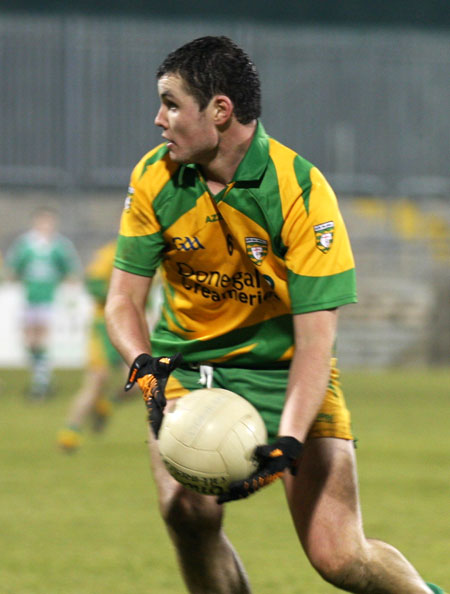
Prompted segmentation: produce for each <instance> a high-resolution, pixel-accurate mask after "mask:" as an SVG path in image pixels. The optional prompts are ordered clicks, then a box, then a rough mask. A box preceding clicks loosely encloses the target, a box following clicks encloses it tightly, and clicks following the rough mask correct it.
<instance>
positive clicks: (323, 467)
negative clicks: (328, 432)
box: [285, 438, 363, 562]
mask: <svg viewBox="0 0 450 594" xmlns="http://www.w3.org/2000/svg"><path fill="white" fill-rule="evenodd" d="M285 489H286V496H287V500H288V503H289V507H290V511H291V515H292V518H293V520H294V524H295V528H296V531H297V534H298V536H299V538H300V541H301V543H302V545H303V547H304V549H305V551H306V553H307V554H308V556H309V557H310V559H312V560H313V561H316V562H317V560H318V559H321V558H322V559H323V558H327V557H331V556H332V555H333V554H335V553H336V551H342V552H343V554H344V553H345V554H349V553H351V554H354V553H355V551H356V549H358V548H359V547H361V545H362V542H363V531H362V522H361V513H360V507H359V495H358V480H357V471H356V459H355V452H354V444H353V441H351V440H345V439H336V438H311V439H309V440H307V442H306V443H305V446H304V449H303V453H302V457H301V461H300V464H299V467H298V471H297V474H296V475H295V476H291V475H288V476H286V477H285ZM353 549H355V551H354V550H353Z"/></svg>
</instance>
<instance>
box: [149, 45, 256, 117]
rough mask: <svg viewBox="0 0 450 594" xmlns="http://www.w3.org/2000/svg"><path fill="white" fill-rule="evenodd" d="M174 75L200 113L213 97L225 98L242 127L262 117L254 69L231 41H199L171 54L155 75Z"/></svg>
mask: <svg viewBox="0 0 450 594" xmlns="http://www.w3.org/2000/svg"><path fill="white" fill-rule="evenodd" d="M168 73H173V74H178V75H179V76H181V78H182V79H183V80H184V82H185V84H186V87H187V89H188V92H189V93H190V94H191V95H192V96H193V97H194V98H195V99H196V101H197V103H198V105H199V108H200V111H201V110H203V109H205V107H206V106H207V105H208V103H209V102H210V101H211V99H212V98H213V97H214V95H220V94H223V95H226V96H227V97H229V98H230V99H231V101H232V102H233V105H234V113H235V115H236V118H237V120H238V121H239V122H240V123H241V124H248V123H249V122H251V121H252V120H255V119H257V118H259V116H260V115H261V85H260V81H259V76H258V73H257V71H256V68H255V65H254V64H253V62H252V61H251V60H250V58H249V57H248V55H247V54H246V53H245V52H244V51H243V50H242V49H241V48H240V47H239V46H237V45H236V44H235V43H234V41H232V40H231V39H229V38H228V37H224V36H220V37H212V36H207V37H199V38H198V39H194V40H193V41H190V42H189V43H186V44H185V45H182V46H181V47H179V48H178V49H176V50H175V51H173V52H171V53H170V54H169V55H168V56H167V58H166V59H165V60H164V62H163V63H162V64H161V66H160V67H159V68H158V70H157V71H156V76H157V78H158V79H159V78H161V77H162V76H163V75H165V74H168Z"/></svg>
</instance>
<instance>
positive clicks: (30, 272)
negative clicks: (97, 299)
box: [5, 208, 80, 399]
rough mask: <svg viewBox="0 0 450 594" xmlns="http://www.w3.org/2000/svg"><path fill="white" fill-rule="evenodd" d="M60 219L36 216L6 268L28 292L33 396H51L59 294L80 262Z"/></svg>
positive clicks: (26, 327)
mask: <svg viewBox="0 0 450 594" xmlns="http://www.w3.org/2000/svg"><path fill="white" fill-rule="evenodd" d="M58 223H59V218H58V215H57V213H56V211H54V210H52V209H51V208H42V209H39V210H38V211H36V212H35V214H34V216H33V219H32V226H31V228H30V229H29V230H28V231H26V232H25V233H23V234H22V235H20V236H19V237H18V238H17V239H16V240H15V241H14V242H13V244H12V245H11V247H10V248H9V250H8V251H7V254H6V258H5V267H6V269H7V271H8V273H9V275H10V276H11V277H12V279H13V280H14V279H15V280H17V281H19V282H20V283H21V284H22V286H23V290H24V297H25V309H24V312H23V320H22V323H23V333H24V342H25V348H26V349H27V352H28V355H29V359H30V363H31V382H30V387H29V396H30V397H32V398H34V399H43V398H45V397H46V396H47V395H48V394H49V393H50V387H51V378H52V370H51V365H50V361H49V353H48V350H49V334H50V329H51V324H52V313H53V306H54V302H55V296H56V291H57V289H58V287H59V285H60V284H61V283H62V282H63V281H68V280H72V281H74V280H76V279H77V278H78V275H79V272H80V260H79V257H78V254H77V251H76V249H75V246H74V245H73V243H72V242H71V241H70V240H69V239H68V238H67V237H65V236H63V235H61V233H59V232H58Z"/></svg>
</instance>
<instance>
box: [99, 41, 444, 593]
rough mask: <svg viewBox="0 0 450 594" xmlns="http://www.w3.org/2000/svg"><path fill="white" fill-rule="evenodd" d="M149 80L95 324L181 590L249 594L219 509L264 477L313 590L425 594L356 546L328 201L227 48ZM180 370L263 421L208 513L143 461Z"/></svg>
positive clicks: (207, 45)
mask: <svg viewBox="0 0 450 594" xmlns="http://www.w3.org/2000/svg"><path fill="white" fill-rule="evenodd" d="M157 78H158V92H159V97H160V102H161V104H160V108H159V111H158V113H157V115H156V119H155V123H156V125H157V126H160V127H161V128H162V136H163V138H164V139H165V141H166V142H165V144H164V145H163V146H160V147H157V148H156V149H155V150H154V151H151V152H150V153H148V154H147V155H146V156H145V157H144V158H143V160H142V161H141V162H140V163H139V164H138V166H137V167H136V168H135V170H134V172H133V175H132V178H131V184H130V189H129V195H128V197H127V200H126V204H125V211H124V214H123V217H122V223H121V228H120V235H119V243H118V251H117V255H116V260H115V267H116V268H115V270H114V271H113V275H112V279H111V285H110V291H109V297H108V302H107V309H106V313H107V322H108V327H109V332H110V335H111V338H112V341H113V342H114V343H115V345H116V346H117V348H118V350H119V351H120V352H121V353H122V355H123V357H124V359H125V360H126V361H127V362H128V363H129V364H130V366H131V367H130V375H129V381H128V387H131V386H132V385H133V384H134V383H135V382H136V381H137V382H138V383H139V385H140V386H141V388H142V390H143V396H144V400H145V402H146V404H147V408H148V411H149V420H150V426H151V429H152V431H150V453H151V459H152V464H153V470H154V475H155V479H156V482H157V485H158V493H159V496H160V509H161V511H162V515H163V518H164V520H165V521H166V523H167V525H168V529H169V534H170V536H171V538H172V540H173V542H174V545H175V547H176V549H177V553H178V560H179V562H180V565H181V570H182V574H183V577H184V579H185V582H186V585H187V587H188V589H189V591H190V592H192V593H195V594H200V593H206V592H214V593H215V594H222V593H223V594H225V593H227V594H230V593H233V594H244V593H249V592H251V588H250V585H249V583H248V580H247V577H246V575H245V571H244V570H243V568H242V565H241V563H240V561H239V560H238V557H237V555H236V553H235V551H234V550H233V548H232V545H231V544H230V542H229V541H228V539H227V538H226V536H225V535H224V532H223V530H222V519H223V513H224V506H223V505H221V504H223V503H224V502H225V501H230V500H232V499H239V498H241V497H246V496H248V495H249V494H250V493H253V492H254V491H256V490H258V489H259V488H261V487H262V486H264V485H267V484H269V483H271V482H272V481H273V480H274V479H276V478H278V477H282V478H283V481H284V484H285V491H286V497H287V501H288V505H289V507H290V511H291V515H292V518H293V522H294V524H295V528H296V530H297V534H298V536H299V539H300V540H301V543H302V546H303V548H304V550H305V552H306V554H307V556H308V558H309V560H310V561H311V563H312V564H313V566H314V567H315V568H316V569H317V571H318V572H319V573H320V574H321V575H322V576H323V577H324V579H326V580H328V581H329V582H331V583H333V584H334V585H335V586H336V587H338V588H341V589H343V590H347V591H350V592H360V593H361V592H367V593H369V592H371V593H375V592H383V593H386V594H426V593H428V594H429V593H430V591H431V588H434V590H433V591H435V592H440V591H441V590H440V589H438V588H436V587H434V586H431V585H427V584H426V583H425V582H424V581H423V580H422V579H421V578H420V576H419V575H418V574H417V572H416V571H415V569H414V568H413V567H412V566H411V565H410V563H409V562H408V561H407V560H406V559H405V558H404V557H403V556H402V555H401V554H400V553H399V552H398V551H396V550H395V549H394V548H393V547H391V546H389V545H387V544H385V543H382V542H380V541H377V540H371V539H367V538H366V537H365V535H364V533H363V529H362V522H361V518H360V509H359V503H358V494H357V484H356V465H355V453H354V447H353V442H352V439H351V431H350V427H349V415H348V411H347V410H346V407H345V403H344V401H343V398H342V395H341V393H340V391H339V389H338V382H337V378H338V372H337V369H336V368H335V365H334V362H332V355H333V346H334V342H335V336H336V326H337V310H338V307H339V306H341V305H344V304H346V303H351V302H353V301H355V286H354V272H353V259H352V255H351V250H350V246H349V242H348V238H347V234H346V231H345V227H344V224H343V222H342V219H341V216H340V213H339V210H338V207H337V202H336V199H335V196H334V194H333V192H332V190H331V188H330V187H329V185H328V183H327V182H326V180H325V178H324V177H323V175H322V174H321V173H320V172H319V171H318V170H317V168H315V167H313V166H312V165H311V164H310V163H308V162H307V161H305V160H304V159H302V158H300V157H299V156H298V155H296V154H295V152H294V151H292V150H290V149H288V148H287V147H284V146H283V145H281V144H280V143H278V142H276V141H274V140H273V139H271V138H270V137H268V136H267V134H266V133H265V131H264V129H263V127H262V125H261V123H260V122H258V118H259V116H260V83H259V78H258V75H257V72H256V70H255V67H254V65H253V63H252V62H251V60H250V59H249V57H248V56H247V55H246V54H245V53H244V52H243V51H242V50H241V49H240V48H239V47H237V46H236V45H235V44H234V43H233V42H232V41H231V40H229V39H228V38H225V37H205V38H200V39H197V40H194V41H193V42H190V43H188V44H186V45H184V46H182V47H181V48H179V49H178V50H176V51H174V52H172V53H171V54H169V56H168V57H167V58H166V60H165V61H164V62H163V63H162V65H161V66H160V68H159V69H158V72H157ZM293 117H294V116H293ZM294 124H295V122H294ZM159 264H160V265H161V268H162V273H163V282H164V287H165V302H164V308H163V316H162V320H161V322H160V324H159V325H158V327H157V328H156V330H155V333H154V335H153V336H152V344H153V346H154V355H156V356H154V357H152V356H151V355H150V353H151V345H150V338H149V333H148V328H147V325H146V323H145V301H146V296H147V293H148V290H149V287H150V285H151V279H152V276H153V274H154V271H155V269H156V267H157V266H158V265H159ZM181 354H182V355H183V361H181ZM196 365H198V366H200V367H203V368H204V369H205V368H206V369H208V370H209V374H206V375H207V376H208V377H209V380H208V379H206V381H207V382H208V383H207V385H212V386H223V387H229V389H232V390H233V389H234V391H237V392H240V393H241V394H242V395H243V396H244V397H246V398H252V399H253V401H254V402H256V404H257V406H258V408H259V409H260V410H262V412H264V413H265V414H266V418H267V419H269V417H270V419H272V422H273V419H274V417H275V418H276V427H275V429H274V428H273V427H272V428H271V432H272V433H273V440H272V442H271V444H270V445H268V446H265V447H262V448H258V449H257V455H258V458H259V467H258V470H257V472H256V473H255V474H254V475H253V476H251V477H249V478H248V479H247V480H246V481H241V482H238V483H236V484H235V485H233V486H232V488H231V490H230V492H228V493H226V494H223V495H222V496H220V498H219V500H216V499H215V498H214V497H211V496H204V495H200V494H198V493H194V492H189V491H187V490H186V489H184V488H183V487H182V486H181V485H180V484H178V483H176V481H175V480H174V479H173V478H172V477H171V476H170V475H169V474H168V473H167V471H166V469H165V468H164V467H163V465H162V463H161V460H160V457H159V454H158V442H157V435H158V430H159V426H160V424H161V419H162V415H163V410H164V407H165V405H166V397H165V395H164V393H165V394H166V396H167V399H168V400H169V402H168V404H167V407H173V406H174V405H176V399H177V398H178V397H182V395H183V394H184V393H186V391H187V390H189V389H192V387H193V386H195V381H196V380H194V377H196V378H197V379H198V376H196V374H197V372H196V370H195V367H196ZM236 378H238V379H236ZM239 382H240V386H241V389H240V390H238V389H237V388H236V387H237V386H238V385H239ZM280 392H281V393H282V394H283V399H282V400H280V398H279V394H280ZM258 394H259V396H258ZM269 413H270V414H269ZM329 418H331V422H330V421H329ZM324 420H325V421H326V422H324ZM334 420H336V422H334ZM268 546H270V544H269V543H268ZM268 554H269V551H268Z"/></svg>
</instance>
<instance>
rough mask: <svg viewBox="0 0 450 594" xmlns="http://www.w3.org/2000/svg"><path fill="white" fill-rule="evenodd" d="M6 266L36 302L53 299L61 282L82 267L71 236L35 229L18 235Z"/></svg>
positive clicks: (7, 258) (29, 300)
mask: <svg viewBox="0 0 450 594" xmlns="http://www.w3.org/2000/svg"><path fill="white" fill-rule="evenodd" d="M6 266H7V267H8V268H9V269H10V270H11V271H12V272H13V273H14V275H15V276H16V277H17V278H18V279H19V280H20V281H21V282H22V283H23V286H24V289H25V296H26V299H27V301H28V302H29V303H30V304H35V305H37V304H45V303H51V302H52V301H53V300H54V298H55V292H56V289H57V287H58V286H59V284H60V283H61V282H62V281H63V280H64V279H65V278H67V277H68V276H71V275H75V274H78V273H79V271H80V262H79V259H78V254H77V252H76V250H75V247H74V245H73V243H72V242H71V241H70V240H69V239H67V238H66V237H64V236H62V235H59V234H55V235H54V236H53V237H52V238H46V237H43V236H42V235H41V234H40V233H38V232H37V231H35V230H31V231H27V232H26V233H24V234H22V235H21V236H20V237H18V238H17V239H16V241H15V242H14V243H13V245H12V246H11V247H10V249H9V250H8V253H7V255H6Z"/></svg>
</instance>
